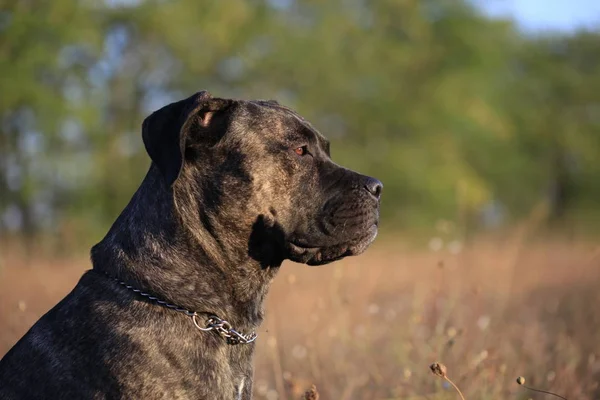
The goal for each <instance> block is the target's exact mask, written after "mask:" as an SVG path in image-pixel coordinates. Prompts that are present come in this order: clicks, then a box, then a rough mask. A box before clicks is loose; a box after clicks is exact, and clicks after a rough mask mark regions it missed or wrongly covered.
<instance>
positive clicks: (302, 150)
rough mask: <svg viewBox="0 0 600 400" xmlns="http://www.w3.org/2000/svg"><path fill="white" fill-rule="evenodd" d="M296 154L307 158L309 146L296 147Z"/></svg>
mask: <svg viewBox="0 0 600 400" xmlns="http://www.w3.org/2000/svg"><path fill="white" fill-rule="evenodd" d="M294 153H296V154H298V155H299V156H305V155H307V154H308V147H307V146H300V147H296V148H295V149H294Z"/></svg>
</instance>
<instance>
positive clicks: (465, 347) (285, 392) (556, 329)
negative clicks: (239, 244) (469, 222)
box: [0, 240, 600, 400]
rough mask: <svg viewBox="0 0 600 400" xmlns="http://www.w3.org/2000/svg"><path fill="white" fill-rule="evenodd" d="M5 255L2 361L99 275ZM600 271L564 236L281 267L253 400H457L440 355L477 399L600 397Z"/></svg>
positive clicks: (595, 259)
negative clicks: (520, 379)
mask: <svg viewBox="0 0 600 400" xmlns="http://www.w3.org/2000/svg"><path fill="white" fill-rule="evenodd" d="M1 257H2V258H1V259H0V326H2V329H1V330H0V355H2V354H4V353H5V352H6V351H7V350H8V348H9V347H10V346H11V345H12V344H13V343H14V342H15V341H16V340H17V339H18V337H20V336H21V335H22V334H23V333H24V332H25V331H26V330H27V329H28V327H29V326H30V325H31V324H33V323H34V322H35V320H36V319H37V318H38V317H39V316H40V315H41V314H42V313H43V312H45V311H46V310H47V309H49V308H50V307H51V306H52V305H53V304H54V303H55V302H56V301H58V300H59V299H60V298H62V297H63V296H64V295H65V294H66V293H67V292H68V291H69V290H70V289H71V288H72V286H73V285H74V283H75V282H76V281H77V279H78V278H79V275H80V274H81V272H82V271H83V270H84V269H86V268H88V267H89V262H88V261H87V257H85V256H83V257H79V258H76V259H71V260H55V261H52V262H49V261H35V262H29V263H28V265H24V262H23V260H22V258H21V257H17V256H15V255H14V254H11V253H10V252H8V253H7V252H6V251H5V252H4V253H3V254H2V255H1ZM599 266H600V247H598V246H597V245H594V244H590V243H586V242H583V241H579V242H573V241H566V240H563V241H545V242H544V243H530V244H528V245H527V246H523V245H522V243H518V244H516V243H515V241H514V240H506V241H500V240H494V241H490V240H487V241H476V242H473V243H471V244H470V245H467V246H465V248H464V249H463V250H462V252H460V253H458V254H450V252H448V251H446V250H441V251H438V252H431V251H425V250H422V251H415V250H402V249H399V248H398V246H397V244H396V243H394V242H391V241H389V240H388V241H385V240H380V241H378V243H377V244H376V245H375V246H373V248H372V249H370V250H369V251H368V252H367V253H366V254H364V255H362V256H360V257H354V258H349V259H346V260H343V261H341V262H338V263H336V264H333V265H329V266H324V267H317V268H310V267H306V266H301V265H296V264H291V263H288V264H285V265H284V266H283V268H282V271H281V273H280V275H279V276H278V278H277V279H276V280H275V282H274V284H273V287H272V289H271V293H270V296H269V300H268V304H267V311H268V312H267V319H266V321H265V323H264V325H263V326H262V327H261V329H260V331H259V332H258V333H259V341H258V354H257V357H256V360H255V365H256V376H255V390H254V392H255V397H256V398H258V399H277V398H279V399H301V398H310V399H314V398H319V395H320V398H321V399H322V400H327V399H336V400H345V399H381V400H383V399H412V400H417V399H432V400H433V399H446V398H447V399H456V398H458V397H457V396H458V394H457V393H456V391H454V389H453V388H452V387H451V385H450V384H449V383H448V382H447V381H445V380H443V379H436V377H434V376H432V375H431V372H430V371H429V369H428V367H429V365H430V364H431V363H433V362H436V361H441V362H443V363H444V364H445V365H446V366H447V367H448V370H449V371H451V375H452V379H453V381H454V383H456V385H457V386H458V387H460V390H461V391H462V393H463V394H464V397H465V398H467V399H500V398H503V399H507V398H512V399H527V398H540V399H541V398H542V397H543V394H535V393H532V392H528V391H526V390H525V389H524V387H522V386H519V385H518V384H517V383H516V382H515V378H516V377H517V376H519V375H523V376H525V377H527V381H528V382H527V383H528V384H529V385H530V386H531V387H534V388H538V389H543V390H548V391H552V392H554V393H559V394H561V395H562V396H564V397H566V398H569V399H580V400H586V399H589V400H592V399H598V398H600V387H599V386H598V382H600V336H599V334H598V332H600V311H599V309H598V306H599V305H600V290H599V286H600V285H599V282H600V273H599V271H600V268H598V267H599ZM312 384H315V385H316V388H318V393H317V390H316V389H314V391H312V389H310V388H311V385H312ZM307 390H309V391H308V392H307ZM311 396H312V397H311ZM536 396H539V397H536Z"/></svg>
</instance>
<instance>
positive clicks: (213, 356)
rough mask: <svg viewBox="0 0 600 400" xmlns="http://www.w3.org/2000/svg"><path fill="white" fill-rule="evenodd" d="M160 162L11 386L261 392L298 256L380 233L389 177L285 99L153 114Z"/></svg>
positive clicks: (348, 248)
mask: <svg viewBox="0 0 600 400" xmlns="http://www.w3.org/2000/svg"><path fill="white" fill-rule="evenodd" d="M142 138H143V142H144V146H145V148H146V151H147V153H148V155H149V156H150V159H151V164H150V168H149V171H148V173H147V174H146V176H145V178H144V180H143V182H142V183H141V185H140V187H139V188H138V190H137V191H136V193H135V194H134V196H133V197H132V199H131V201H130V202H129V204H128V205H127V206H126V207H125V209H124V211H123V212H122V213H121V214H120V215H119V217H118V218H117V219H116V221H115V222H114V224H113V225H112V227H111V228H110V230H109V232H108V233H107V235H106V236H105V237H104V238H103V239H102V240H101V241H100V242H99V243H98V244H96V245H95V246H93V247H92V250H91V260H92V266H93V267H92V269H91V270H89V271H86V272H85V273H84V274H83V275H82V277H81V278H80V280H79V282H78V283H77V285H76V286H75V288H74V289H73V290H72V291H71V292H70V293H69V294H68V295H67V296H66V297H65V298H64V299H63V300H62V301H60V302H59V303H58V304H57V305H56V306H55V307H54V308H52V309H51V310H50V311H49V312H48V313H46V314H45V315H44V316H42V317H41V319H40V320H39V321H38V322H37V323H36V324H35V325H34V326H33V327H32V328H31V329H30V330H29V331H28V332H27V333H26V334H25V336H24V337H23V338H22V339H21V340H19V341H18V343H17V344H16V345H15V346H14V347H13V348H12V349H11V350H10V351H9V352H8V353H7V354H6V355H5V356H4V358H3V359H2V360H1V361H0V399H2V400H15V399H250V398H251V395H252V378H253V367H252V357H253V353H254V345H255V342H254V340H255V339H256V335H255V334H254V331H255V330H256V329H257V328H258V327H259V325H260V323H261V321H262V320H263V301H264V299H265V296H266V294H267V290H268V287H269V284H270V282H271V281H272V280H273V278H274V277H275V275H276V273H277V271H278V270H279V267H280V266H281V264H282V262H283V261H284V260H286V259H289V260H291V261H294V262H298V263H305V264H309V265H322V264H327V263H330V262H333V261H336V260H339V259H341V258H343V257H346V256H353V255H358V254H360V253H362V252H363V251H365V249H367V247H368V246H369V245H370V244H371V243H372V242H373V240H374V239H375V237H376V235H377V231H378V224H379V204H380V196H381V190H382V184H381V182H379V181H378V180H376V179H374V178H371V177H368V176H364V175H361V174H359V173H356V172H353V171H351V170H349V169H345V168H342V167H340V166H338V165H336V164H335V163H334V162H333V161H332V160H331V158H330V152H329V142H328V141H327V140H326V139H325V137H324V136H322V135H321V134H320V133H319V132H318V131H317V130H316V129H315V128H314V127H313V126H312V125H311V124H310V123H309V122H308V121H306V120H305V119H304V118H303V117H301V116H300V115H299V114H298V113H296V112H295V111H293V110H292V109H290V108H288V107H285V106H283V105H281V104H279V103H277V102H276V101H273V100H253V101H249V100H238V99H225V98H216V97H213V96H212V95H211V94H210V93H208V92H206V91H201V92H198V93H196V94H194V95H192V96H190V97H188V98H186V99H183V100H181V101H178V102H175V103H172V104H169V105H167V106H165V107H163V108H161V109H159V110H158V111H155V112H154V113H152V114H151V115H150V116H148V117H147V118H146V119H145V120H144V122H143V124H142Z"/></svg>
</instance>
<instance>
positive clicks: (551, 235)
mask: <svg viewBox="0 0 600 400" xmlns="http://www.w3.org/2000/svg"><path fill="white" fill-rule="evenodd" d="M599 27H600V3H598V2H597V1H595V0H570V1H568V0H512V1H511V0H504V1H503V0H488V1H484V0H482V1H467V0H329V1H325V0H302V1H301V0H246V1H243V0H227V1H220V2H216V1H203V0H174V1H158V0H156V1H144V0H104V1H101V0H97V1H94V0H87V1H84V0H81V1H74V0H53V1H48V2H41V1H33V0H31V1H28V0H1V1H0V93H1V95H0V355H2V354H4V353H5V352H6V351H7V350H8V349H9V348H10V347H11V346H12V344H14V342H15V341H16V340H17V339H18V338H19V337H20V336H21V335H22V334H23V333H24V332H25V331H26V330H27V329H28V328H29V326H31V324H32V323H33V322H34V321H35V320H36V319H37V318H38V317H39V316H40V315H41V314H42V313H44V312H45V311H47V310H48V309H49V308H50V307H51V306H53V305H54V303H55V302H56V301H57V300H59V299H60V298H62V297H63V296H64V295H65V294H66V293H67V292H68V291H69V290H70V289H71V288H72V286H73V285H74V284H75V282H76V281H77V279H78V278H79V276H80V275H81V273H82V272H83V271H84V270H85V269H88V268H89V267H90V265H89V261H88V260H87V252H88V249H89V248H90V247H91V246H92V245H93V244H95V243H96V242H98V241H99V240H100V239H101V238H102V236H103V234H104V233H105V232H106V231H107V229H108V227H109V226H110V224H112V222H113V221H114V219H115V218H116V217H117V215H118V214H119V213H120V211H121V210H122V209H123V207H124V206H125V205H126V203H127V202H128V200H129V199H130V197H131V195H132V194H133V193H134V191H135V190H136V189H137V187H138V185H139V183H140V182H141V179H142V178H143V176H144V174H145V173H146V171H147V168H148V167H149V158H148V156H147V155H146V153H145V151H144V147H143V144H142V141H141V130H140V128H141V123H142V120H143V119H144V117H145V116H147V115H148V114H149V113H150V112H152V111H153V110H155V109H157V108H160V107H162V106H163V105H165V104H166V103H168V102H171V101H175V100H178V99H180V98H183V97H187V96H189V95H190V94H192V93H194V92H195V91H198V90H201V89H207V90H209V91H210V92H211V93H212V94H213V95H214V96H217V97H229V96H233V97H241V98H261V99H277V100H278V101H279V102H281V103H283V104H285V105H288V106H291V107H292V108H295V109H296V110H298V111H299V112H300V113H301V114H302V115H303V116H305V117H306V118H307V119H308V120H310V121H311V122H312V123H313V124H314V125H315V126H316V127H317V128H318V129H319V130H320V131H321V132H322V133H323V134H325V135H326V136H327V137H328V138H329V139H331V141H332V156H333V159H334V161H336V162H338V163H340V164H343V165H345V166H347V167H350V168H353V169H356V170H359V171H361V172H363V173H366V174H370V175H373V176H375V177H377V178H379V179H380V180H381V181H383V183H384V186H385V189H384V194H383V203H382V232H381V234H380V237H379V239H378V240H377V242H376V244H375V245H374V246H373V247H372V249H371V250H369V251H368V252H367V253H366V254H365V255H363V256H360V257H356V258H352V259H348V260H344V261H342V262H339V263H336V264H334V265H332V266H328V267H323V268H314V269H309V268H306V267H302V266H298V265H293V264H291V263H290V264H289V265H287V264H286V265H285V266H284V268H283V269H282V273H281V277H280V278H278V279H277V280H276V282H275V283H274V286H273V290H272V293H271V295H270V300H269V304H268V306H267V309H268V313H267V321H266V322H265V325H264V327H263V328H262V330H261V332H260V333H261V335H262V339H263V340H262V341H261V342H260V343H259V348H258V350H259V351H258V357H257V372H256V382H255V395H256V397H257V398H267V399H270V400H273V399H285V398H298V396H300V394H301V392H302V391H303V390H305V389H307V388H308V387H310V384H311V383H315V384H317V387H318V388H319V391H320V392H321V396H322V398H325V399H354V398H356V399H394V398H402V399H425V398H427V399H437V398H440V399H441V398H454V397H455V394H454V393H453V392H451V391H450V390H449V389H450V388H449V387H448V386H447V385H445V384H444V383H443V382H442V380H439V379H437V380H436V378H435V377H434V376H432V375H429V374H428V371H427V366H428V365H429V363H431V362H434V361H442V362H445V363H446V364H447V366H448V370H449V375H450V376H451V377H456V379H455V381H458V382H457V383H458V384H459V386H461V387H462V388H463V391H464V392H465V394H467V397H469V398H480V399H488V398H489V399H497V398H523V399H525V398H530V397H531V398H536V397H535V395H534V394H532V393H530V392H527V391H526V390H525V389H524V388H523V387H518V386H517V385H516V383H514V378H516V377H517V376H518V375H525V376H526V378H527V379H528V383H531V384H532V385H537V386H538V387H541V388H542V389H553V390H554V391H557V392H560V393H559V394H562V395H564V396H566V397H573V398H578V399H598V398H599V397H600V389H599V388H598V382H599V381H600V336H599V332H600V314H599V313H598V312H597V305H598V304H600V295H599V294H598V293H599V291H598V290H597V289H598V286H599V284H598V282H600V275H599V274H598V271H600V268H599V267H600V245H599V243H598V240H597V238H598V233H599V230H600V229H599V227H600V207H598V201H599V198H600V29H599ZM290 310H294V311H295V312H296V313H297V315H294V318H293V320H292V321H291V320H290Z"/></svg>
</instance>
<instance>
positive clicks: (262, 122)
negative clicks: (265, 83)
mask: <svg viewBox="0 0 600 400" xmlns="http://www.w3.org/2000/svg"><path fill="white" fill-rule="evenodd" d="M242 104H243V108H244V109H245V114H247V115H248V117H249V118H251V119H252V120H253V122H254V123H255V124H258V125H259V126H262V127H264V128H267V130H268V131H270V132H274V133H275V134H277V135H278V136H283V137H284V138H287V139H289V140H297V139H299V138H300V137H307V138H314V139H315V140H316V141H317V143H319V145H320V146H322V148H323V149H326V151H327V152H329V140H327V138H326V137H325V136H323V134H321V132H319V131H318V130H317V129H316V128H315V127H314V126H312V124H311V123H310V122H309V121H308V120H306V119H305V118H304V117H302V116H301V115H300V114H298V113H297V112H296V111H294V110H293V109H291V108H289V107H286V106H283V105H281V104H279V103H277V102H274V101H270V100H251V101H243V102H242Z"/></svg>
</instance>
